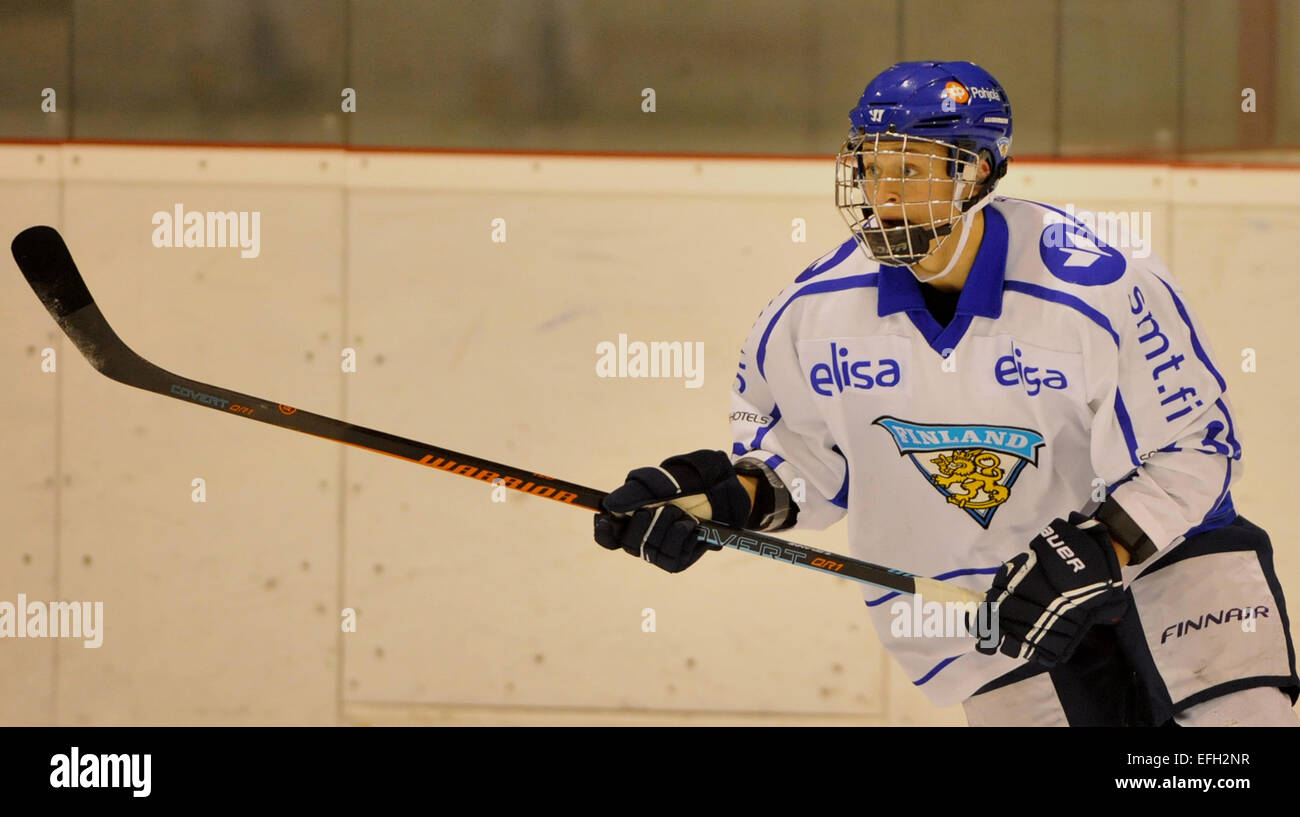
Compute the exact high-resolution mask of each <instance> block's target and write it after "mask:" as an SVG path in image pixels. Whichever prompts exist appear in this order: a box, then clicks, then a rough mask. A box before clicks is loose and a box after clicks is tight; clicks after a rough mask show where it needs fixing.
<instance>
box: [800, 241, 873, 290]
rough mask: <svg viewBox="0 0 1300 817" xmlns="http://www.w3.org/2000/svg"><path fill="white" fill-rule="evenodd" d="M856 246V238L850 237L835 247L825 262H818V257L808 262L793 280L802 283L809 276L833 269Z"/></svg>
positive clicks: (851, 252) (850, 253)
mask: <svg viewBox="0 0 1300 817" xmlns="http://www.w3.org/2000/svg"><path fill="white" fill-rule="evenodd" d="M857 246H858V240H857V239H856V238H852V237H850V238H849V240H848V241H845V242H844V243H843V244H841V245H840V246H839V247H838V248H837V249H835V250H833V251H832V253H833V254H832V255H831V257H830V258H827V259H826V261H825V263H819V261H820V259H819V260H818V261H814V262H812V263H811V264H809V265H808V269H806V270H804V271H803V272H801V273H799V277H798V278H795V279H794V282H795V283H796V284H802V283H803V282H804V281H807V280H808V279H809V278H813V277H816V276H818V275H821V274H822V273H823V272H827V271H829V270H832V269H834V268H835V267H838V266H839V265H840V264H841V263H842V262H843V261H844V259H846V258H848V257H849V256H850V255H852V254H853V251H854V250H855V249H857ZM822 258H826V256H824V255H823V256H822Z"/></svg>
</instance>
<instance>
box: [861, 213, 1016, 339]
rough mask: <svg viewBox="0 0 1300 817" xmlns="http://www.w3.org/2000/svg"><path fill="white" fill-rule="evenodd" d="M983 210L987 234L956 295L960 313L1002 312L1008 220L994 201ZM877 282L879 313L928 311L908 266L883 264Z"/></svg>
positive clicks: (987, 315)
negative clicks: (968, 273)
mask: <svg viewBox="0 0 1300 817" xmlns="http://www.w3.org/2000/svg"><path fill="white" fill-rule="evenodd" d="M983 213H984V238H983V241H982V243H981V244H980V249H979V252H978V253H976V255H975V263H974V264H972V265H971V270H970V275H969V276H967V277H966V284H965V285H964V286H963V287H962V288H961V295H960V296H959V297H958V299H957V314H958V315H979V316H981V317H985V318H997V317H999V316H1000V315H1001V314H1002V284H1003V282H1004V280H1005V278H1006V268H1007V220H1006V219H1005V218H1003V217H1002V214H1001V213H999V212H998V211H997V210H996V209H994V207H993V205H992V204H989V205H988V206H987V207H985V208H984V210H983ZM877 286H878V289H877V293H878V300H879V306H878V314H879V315H880V317H882V318H883V317H884V316H886V315H892V314H894V313H895V312H913V311H915V310H920V311H921V312H924V313H926V314H927V315H928V314H929V312H928V311H927V310H926V308H925V298H924V297H923V296H922V295H921V285H920V284H919V283H917V280H916V277H915V276H914V275H912V271H911V270H909V269H908V268H907V267H887V266H884V265H881V267H880V277H879V279H878V282H877ZM914 317H915V316H914Z"/></svg>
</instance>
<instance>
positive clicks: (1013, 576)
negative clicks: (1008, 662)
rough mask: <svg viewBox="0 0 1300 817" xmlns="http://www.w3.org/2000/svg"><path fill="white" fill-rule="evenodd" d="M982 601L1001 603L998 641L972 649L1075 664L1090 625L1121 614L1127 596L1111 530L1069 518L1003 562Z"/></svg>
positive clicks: (1080, 516)
mask: <svg viewBox="0 0 1300 817" xmlns="http://www.w3.org/2000/svg"><path fill="white" fill-rule="evenodd" d="M985 602H986V603H989V604H993V605H996V606H995V607H994V612H995V615H996V619H995V620H996V622H997V626H998V628H999V629H998V634H999V636H1000V638H999V639H998V642H997V644H996V645H991V646H986V645H985V644H984V643H983V642H981V643H980V645H979V646H977V647H976V648H975V649H977V650H978V651H979V652H982V653H984V654H985V655H993V654H994V653H996V652H997V651H998V649H1001V651H1002V653H1003V654H1004V655H1009V656H1011V657H1012V658H1028V659H1031V660H1034V661H1037V662H1038V663H1040V664H1043V665H1044V666H1047V667H1053V666H1055V665H1057V664H1059V663H1062V662H1065V661H1068V660H1069V659H1070V656H1071V655H1072V654H1073V653H1074V650H1075V648H1076V647H1078V646H1079V642H1080V641H1082V640H1083V636H1084V634H1085V633H1086V632H1087V631H1088V628H1089V627H1091V626H1092V625H1094V624H1097V623H1109V622H1111V621H1113V620H1114V619H1117V618H1119V617H1120V616H1122V615H1123V614H1124V611H1125V609H1126V608H1127V605H1128V598H1127V596H1126V595H1125V591H1124V586H1123V582H1122V581H1121V577H1120V567H1119V558H1118V557H1117V556H1116V555H1115V549H1114V547H1113V546H1112V545H1111V541H1110V534H1109V533H1108V532H1107V530H1106V527H1105V526H1104V525H1102V524H1101V523H1100V522H1097V521H1096V520H1095V519H1089V518H1088V517H1086V516H1084V515H1083V514H1081V513H1071V514H1070V519H1069V521H1068V522H1067V521H1065V520H1063V519H1055V520H1053V521H1052V523H1051V524H1050V525H1048V526H1047V527H1046V528H1043V530H1042V531H1040V532H1039V534H1038V536H1036V537H1034V540H1033V541H1032V542H1030V543H1029V550H1027V551H1026V552H1024V553H1020V554H1017V555H1016V556H1014V557H1012V559H1011V560H1010V561H1008V562H1006V563H1004V564H1003V565H1002V569H1001V570H999V571H998V574H997V576H995V577H994V578H993V586H992V588H990V589H989V591H988V594H987V595H986V596H985Z"/></svg>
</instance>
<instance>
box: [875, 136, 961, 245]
mask: <svg viewBox="0 0 1300 817" xmlns="http://www.w3.org/2000/svg"><path fill="white" fill-rule="evenodd" d="M903 148H904V143H903V142H902V141H901V140H900V141H896V142H886V141H881V142H880V143H879V144H878V145H876V146H875V148H874V150H873V149H870V148H869V149H867V150H865V151H864V152H863V154H862V181H861V183H862V190H863V194H864V195H865V196H866V199H867V201H868V203H870V205H871V207H872V209H873V210H875V212H876V214H877V215H878V216H879V217H880V220H881V222H882V226H884V227H899V226H902V225H903V223H904V216H906V222H907V224H909V225H918V224H932V223H943V222H945V221H947V220H949V219H951V218H953V217H954V216H955V215H956V213H955V211H954V207H953V201H952V198H953V184H954V182H953V180H952V178H951V177H950V176H949V175H948V168H949V167H950V166H951V164H952V163H951V161H950V159H949V156H948V150H947V149H946V148H944V147H941V146H939V145H933V144H928V143H925V142H908V143H907V145H906V148H907V149H906V151H904V149H903Z"/></svg>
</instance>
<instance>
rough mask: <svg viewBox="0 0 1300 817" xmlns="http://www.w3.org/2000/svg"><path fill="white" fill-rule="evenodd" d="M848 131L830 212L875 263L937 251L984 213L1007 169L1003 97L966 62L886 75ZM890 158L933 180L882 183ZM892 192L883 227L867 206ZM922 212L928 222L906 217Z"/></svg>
mask: <svg viewBox="0 0 1300 817" xmlns="http://www.w3.org/2000/svg"><path fill="white" fill-rule="evenodd" d="M849 121H850V123H851V128H850V130H849V134H848V138H847V139H846V140H845V143H844V147H843V148H842V149H841V151H840V155H839V157H838V161H837V171H836V204H837V206H839V208H840V211H841V213H842V214H843V215H844V217H845V219H846V220H847V221H848V223H849V228H850V229H851V230H852V231H853V233H854V235H855V236H858V237H859V239H860V242H863V243H864V247H865V249H866V250H867V253H868V254H869V255H870V256H871V257H873V258H875V259H876V260H878V261H880V262H881V263H887V264H895V265H899V264H901V265H911V264H915V263H917V262H919V261H921V260H922V259H924V258H925V257H926V256H928V255H930V254H932V253H933V252H934V251H935V250H937V249H938V245H937V244H936V245H935V246H934V247H931V243H932V241H934V240H936V239H937V240H939V241H940V243H942V241H943V240H944V239H945V238H946V236H948V235H949V234H950V233H951V232H952V229H953V226H954V225H955V224H956V223H957V222H958V221H959V220H960V219H961V218H962V217H963V216H971V215H973V214H974V213H975V212H976V211H978V210H979V209H980V208H981V207H982V206H983V205H984V204H987V202H988V198H987V197H988V196H989V194H990V193H991V192H992V190H993V188H994V186H995V185H996V184H997V182H998V181H999V180H1000V179H1001V178H1002V176H1003V175H1005V173H1006V170H1007V163H1008V161H1009V160H1010V152H1011V105H1010V102H1009V101H1008V100H1007V93H1006V91H1005V90H1003V88H1002V86H1001V85H1000V84H999V83H998V81H997V80H996V79H994V78H993V76H992V75H990V74H989V73H988V72H987V71H985V70H984V69H983V68H980V67H979V66H978V65H975V64H974V63H970V62H901V63H898V64H897V65H893V66H890V67H889V68H887V69H885V70H884V71H883V72H881V73H880V75H879V76H877V77H876V78H875V79H873V80H871V82H870V83H869V84H868V85H867V88H866V90H865V91H863V93H862V98H861V99H860V100H859V101H858V104H857V106H856V107H855V108H854V109H853V110H852V111H850V113H849ZM889 154H892V155H894V156H899V155H901V154H911V155H913V156H915V155H923V156H925V157H926V158H932V159H933V161H932V168H931V172H929V173H925V174H920V173H915V174H914V176H913V177H912V178H909V172H900V173H899V175H898V176H896V177H895V176H889V175H885V173H886V172H888V168H889V167H891V166H892V167H898V166H899V165H898V164H893V165H891V164H890V162H888V161H881V160H882V159H884V157H885V155H889ZM900 161H901V159H900ZM982 162H987V163H988V170H987V171H982V170H981V163H982ZM890 182H893V183H896V186H897V187H898V188H899V190H901V191H902V192H903V193H904V194H905V195H903V196H901V198H899V200H898V201H897V202H894V203H893V204H892V205H891V206H892V207H893V209H892V210H890V212H889V215H888V216H886V217H884V218H882V217H881V215H882V214H881V212H880V209H881V207H880V204H881V202H877V201H876V200H875V199H876V198H879V197H880V196H881V190H882V189H883V188H882V185H883V184H885V183H890ZM939 184H942V185H943V186H942V187H940V186H938V185H939ZM902 204H906V205H907V207H906V208H904V207H902V206H899V205H902ZM921 205H923V206H924V209H925V210H926V214H927V216H928V217H927V218H925V219H921V218H916V217H914V216H909V215H908V214H907V212H906V211H907V210H911V211H912V212H913V214H915V212H917V210H918V206H921ZM887 209H888V208H887ZM889 216H895V217H889ZM962 240H963V241H964V240H965V239H964V237H963V239H962Z"/></svg>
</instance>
